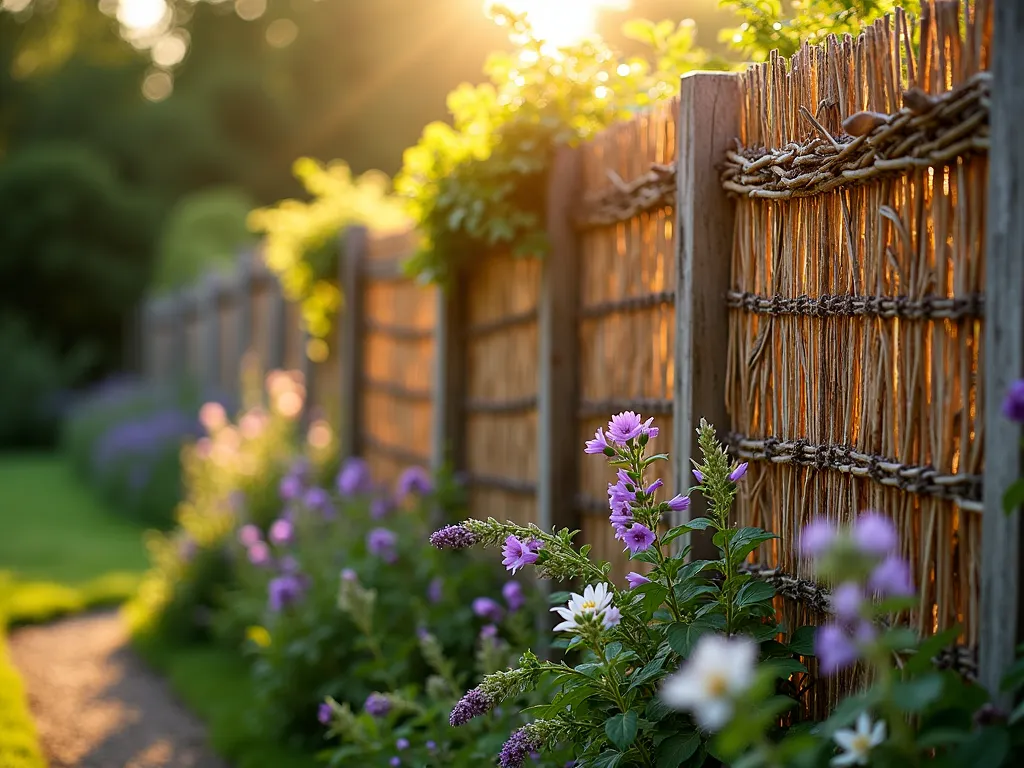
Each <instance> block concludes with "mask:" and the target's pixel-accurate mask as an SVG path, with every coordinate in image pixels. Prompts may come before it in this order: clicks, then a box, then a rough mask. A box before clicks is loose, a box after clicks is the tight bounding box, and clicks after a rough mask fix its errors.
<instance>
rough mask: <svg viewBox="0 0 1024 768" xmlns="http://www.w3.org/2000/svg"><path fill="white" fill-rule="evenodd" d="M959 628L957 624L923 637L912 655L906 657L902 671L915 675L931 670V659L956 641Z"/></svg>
mask: <svg viewBox="0 0 1024 768" xmlns="http://www.w3.org/2000/svg"><path fill="white" fill-rule="evenodd" d="M961 629H962V627H961V626H960V625H959V624H958V625H956V626H955V627H950V628H949V629H947V630H944V631H942V632H939V633H938V634H936V635H932V636H931V637H928V638H925V639H924V640H923V641H922V642H921V644H920V645H918V646H917V650H916V651H915V652H914V655H913V656H911V657H910V658H909V659H907V661H906V663H905V664H904V666H903V669H904V671H905V672H906V673H907V674H909V675H917V674H920V673H922V672H927V671H929V670H931V669H932V668H933V666H934V664H933V662H932V659H933V658H935V657H936V656H937V655H938V654H939V652H940V651H942V650H943V649H944V648H948V647H949V646H950V645H952V644H953V643H954V642H955V641H956V639H957V637H959V636H960V631H961Z"/></svg>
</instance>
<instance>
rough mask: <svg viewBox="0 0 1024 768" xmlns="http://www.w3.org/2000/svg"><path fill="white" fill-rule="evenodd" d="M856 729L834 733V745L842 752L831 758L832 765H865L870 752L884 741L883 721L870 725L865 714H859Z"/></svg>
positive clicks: (846, 729) (869, 719)
mask: <svg viewBox="0 0 1024 768" xmlns="http://www.w3.org/2000/svg"><path fill="white" fill-rule="evenodd" d="M856 726H857V727H856V728H852V729H851V728H843V729H842V730H839V731H836V733H835V736H833V737H832V738H833V739H835V742H836V744H838V745H839V748H840V749H842V750H843V752H842V753H841V754H838V755H836V756H835V757H833V758H832V765H867V764H868V758H869V756H870V755H871V750H872V749H874V748H875V747H877V746H878V745H879V744H881V743H882V742H883V741H885V721H884V720H879V721H878V722H877V723H872V722H871V718H870V717H869V716H868V713H867V712H861V713H860V716H859V717H858V718H857V723H856Z"/></svg>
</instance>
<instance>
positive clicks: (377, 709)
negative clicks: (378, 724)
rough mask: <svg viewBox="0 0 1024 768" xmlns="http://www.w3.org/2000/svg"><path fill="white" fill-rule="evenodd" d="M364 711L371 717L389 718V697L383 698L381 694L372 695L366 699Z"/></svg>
mask: <svg viewBox="0 0 1024 768" xmlns="http://www.w3.org/2000/svg"><path fill="white" fill-rule="evenodd" d="M363 710H364V711H365V712H366V714H368V715H369V716H370V717H387V716H388V713H389V712H390V711H391V701H390V700H389V699H388V697H387V696H382V695H381V694H379V693H371V694H370V695H369V696H367V697H366V702H365V703H364V704H363Z"/></svg>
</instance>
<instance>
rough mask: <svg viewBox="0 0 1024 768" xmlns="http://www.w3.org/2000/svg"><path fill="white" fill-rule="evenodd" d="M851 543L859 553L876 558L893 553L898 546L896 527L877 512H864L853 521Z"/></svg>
mask: <svg viewBox="0 0 1024 768" xmlns="http://www.w3.org/2000/svg"><path fill="white" fill-rule="evenodd" d="M853 541H854V543H855V544H856V545H857V548H858V549H860V550H861V552H864V553H865V554H869V555H876V556H878V557H883V556H885V555H888V554H890V553H892V552H895V551H896V547H897V546H898V545H899V537H898V536H897V535H896V526H894V525H893V524H892V520H890V519H889V518H888V517H886V516H885V515H881V514H879V513H878V512H864V513H862V514H861V515H860V516H859V517H858V518H857V519H856V520H855V521H854V523H853Z"/></svg>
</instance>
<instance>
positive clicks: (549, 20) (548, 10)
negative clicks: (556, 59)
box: [502, 0, 630, 47]
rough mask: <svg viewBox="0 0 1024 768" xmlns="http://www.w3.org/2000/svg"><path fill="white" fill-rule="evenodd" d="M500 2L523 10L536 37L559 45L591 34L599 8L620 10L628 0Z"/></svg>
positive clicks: (568, 43)
mask: <svg viewBox="0 0 1024 768" xmlns="http://www.w3.org/2000/svg"><path fill="white" fill-rule="evenodd" d="M502 4H503V5H506V6H508V8H509V10H512V11H515V12H517V13H525V14H526V17H527V19H528V20H529V22H530V24H531V25H532V26H533V29H534V31H535V32H536V33H537V37H539V38H541V39H542V40H544V42H546V43H548V44H550V45H553V46H555V47H561V46H565V45H572V44H573V43H578V42H579V41H580V40H582V39H584V38H585V37H587V36H589V35H591V34H593V33H594V31H595V29H596V26H597V14H598V12H599V11H600V10H601V9H603V8H608V9H616V10H623V9H625V8H628V7H629V5H630V0H504V2H503V3H502Z"/></svg>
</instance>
